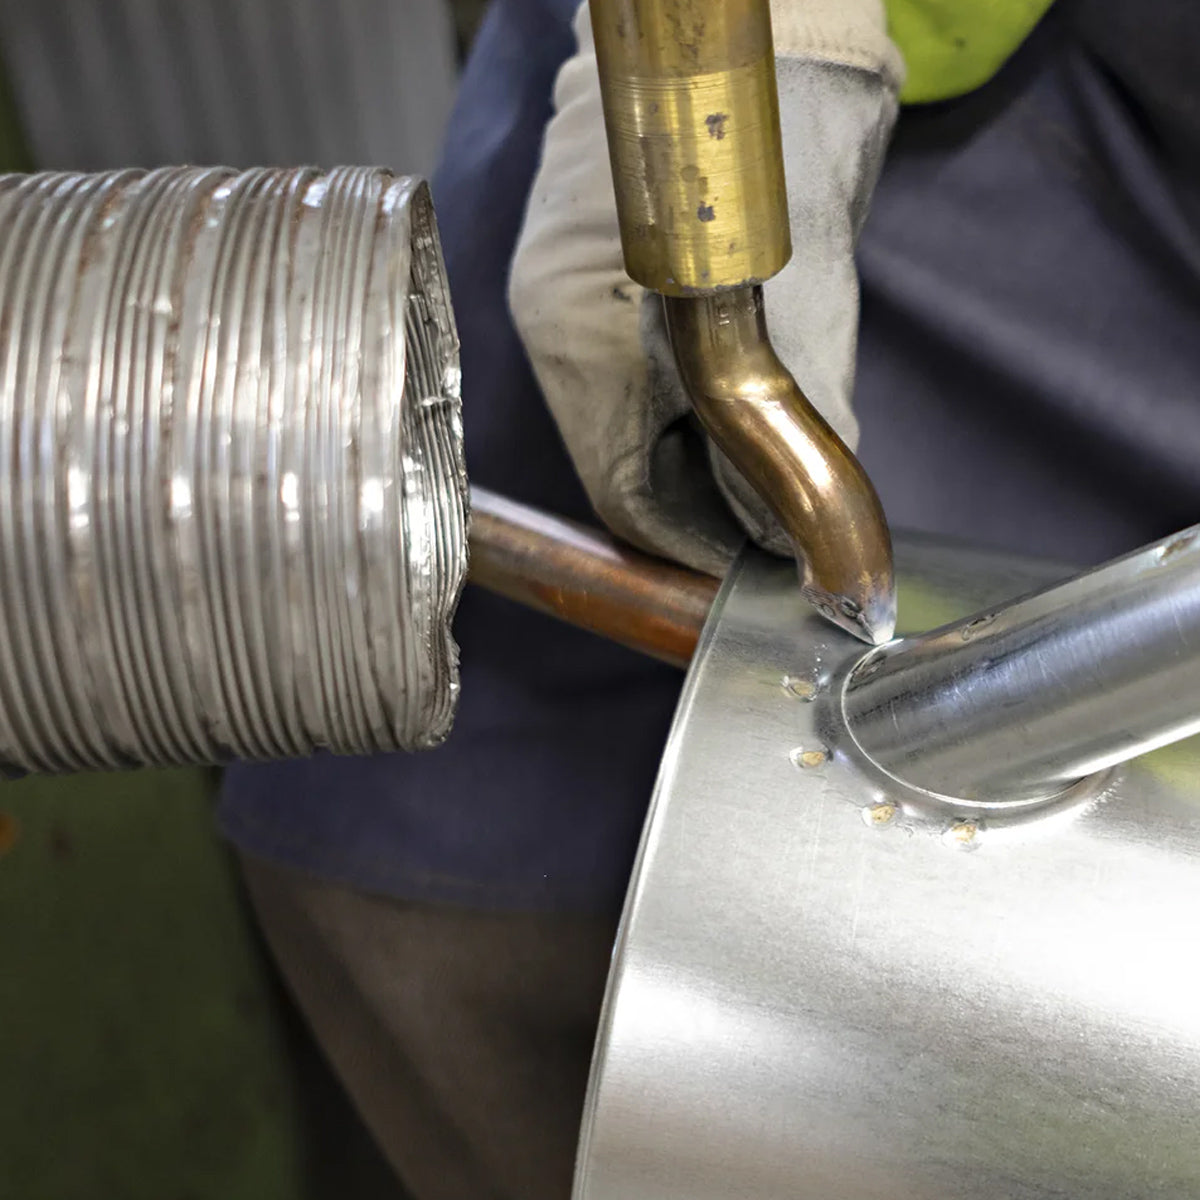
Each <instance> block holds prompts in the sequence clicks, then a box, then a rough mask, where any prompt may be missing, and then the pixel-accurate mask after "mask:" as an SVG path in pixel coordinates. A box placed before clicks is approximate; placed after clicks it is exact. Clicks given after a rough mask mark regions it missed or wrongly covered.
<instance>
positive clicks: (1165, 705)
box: [842, 526, 1200, 804]
mask: <svg viewBox="0 0 1200 1200" xmlns="http://www.w3.org/2000/svg"><path fill="white" fill-rule="evenodd" d="M842 700H843V712H844V716H845V719H846V723H847V725H848V727H849V729H850V731H851V733H852V734H853V736H854V739H855V741H856V742H857V743H858V745H859V746H860V747H861V748H862V750H863V751H864V752H865V753H866V754H867V755H868V756H869V757H870V758H871V759H873V760H874V761H875V762H876V763H877V764H878V765H879V766H881V767H882V768H883V769H884V770H885V771H887V772H888V773H889V774H891V775H893V776H894V777H896V778H897V779H899V780H901V781H902V782H904V783H907V784H910V785H913V786H916V787H920V788H924V789H926V790H928V791H931V792H937V793H940V794H942V795H947V796H954V797H958V798H960V799H963V800H967V801H971V802H977V803H994V804H1003V803H1022V802H1028V801H1031V800H1036V799H1039V798H1042V797H1047V796H1050V795H1054V794H1056V793H1058V792H1060V791H1062V790H1063V789H1065V788H1067V787H1069V786H1070V785H1071V784H1072V783H1074V782H1075V781H1076V780H1079V779H1081V778H1083V777H1084V776H1087V775H1091V774H1094V773H1095V772H1098V771H1102V770H1104V769H1105V768H1107V767H1111V766H1113V765H1115V764H1117V763H1121V762H1124V761H1125V760H1127V759H1130V758H1134V757H1136V756H1137V755H1139V754H1143V753H1145V752H1146V751H1148V750H1153V749H1155V748H1156V747H1158V746H1162V745H1165V744H1167V743H1169V742H1174V741H1177V740H1178V739H1180V738H1184V737H1187V736H1189V735H1191V734H1193V733H1196V732H1198V731H1200V526H1193V527H1192V528H1191V529H1188V530H1185V531H1184V532H1182V533H1179V534H1176V535H1174V536H1173V537H1170V538H1167V539H1165V540H1164V541H1161V542H1158V543H1156V544H1154V545H1152V546H1147V547H1145V548H1144V549H1142V550H1139V551H1137V552H1136V553H1134V554H1131V555H1129V556H1127V557H1125V558H1120V559H1117V560H1115V561H1113V562H1111V563H1108V564H1107V565H1105V566H1103V567H1100V568H1098V569H1097V570H1094V571H1090V572H1088V573H1086V574H1083V575H1080V576H1079V577H1077V578H1075V579H1072V580H1071V581H1069V582H1068V583H1064V584H1060V585H1059V586H1057V587H1053V588H1050V589H1048V590H1046V591H1043V592H1039V593H1037V594H1035V595H1032V596H1029V597H1027V598H1025V599H1022V600H1018V601H1016V602H1015V603H1013V604H1010V605H1008V606H1007V607H1004V608H1000V609H996V610H993V611H989V612H984V613H981V614H979V615H978V616H976V617H974V618H971V619H969V620H966V621H961V622H959V623H958V624H955V625H948V626H946V627H945V628H943V629H940V630H936V631H934V632H933V633H928V634H925V635H924V636H921V637H914V638H906V639H903V640H901V641H898V642H895V643H893V644H891V645H889V646H884V647H881V648H880V649H878V650H876V651H874V652H872V653H870V654H868V655H867V656H866V657H865V658H863V659H862V660H861V661H860V662H859V663H858V664H857V665H856V667H855V669H854V670H853V672H852V673H851V674H850V675H849V676H848V678H847V681H846V684H845V687H844V690H843V696H842Z"/></svg>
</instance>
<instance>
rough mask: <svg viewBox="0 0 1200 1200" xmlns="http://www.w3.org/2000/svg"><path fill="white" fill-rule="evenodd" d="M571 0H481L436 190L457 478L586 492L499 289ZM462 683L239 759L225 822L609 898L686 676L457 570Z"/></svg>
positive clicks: (258, 844)
mask: <svg viewBox="0 0 1200 1200" xmlns="http://www.w3.org/2000/svg"><path fill="white" fill-rule="evenodd" d="M574 9H575V0H494V3H493V4H492V6H491V7H490V9H489V12H488V15H487V17H486V18H485V21H484V25H483V27H482V28H481V30H480V33H479V36H478V38H477V40H476V44H475V49H474V51H473V54H472V57H471V61H470V62H469V64H468V66H467V69H466V71H465V74H464V78H463V80H462V84H461V90H460V94H459V98H458V102H457V106H456V108H455V111H454V113H453V115H452V117H451V121H450V126H449V131H448V135H447V142H446V147H445V151H444V155H443V162H442V165H441V167H440V169H439V170H438V172H437V174H436V176H435V178H434V181H433V190H434V199H435V203H436V206H437V212H438V221H439V226H440V229H441V235H442V242H443V247H444V250H445V255H446V266H447V270H448V272H449V276H450V286H451V292H452V295H453V297H454V304H455V313H456V316H457V320H458V327H459V335H460V337H461V340H462V368H463V409H464V425H465V431H466V447H467V466H468V470H469V472H470V475H471V479H472V480H473V481H474V482H475V483H479V484H482V485H484V486H486V487H490V488H493V489H495V490H496V491H499V492H501V493H503V494H505V495H508V496H512V497H514V498H516V499H519V500H524V501H527V502H529V503H532V504H536V505H539V506H541V507H543V508H545V509H548V510H550V511H553V512H557V513H561V514H563V515H566V516H573V517H576V518H579V519H589V520H590V519H593V518H591V514H590V509H589V507H588V504H587V501H586V499H585V497H584V495H583V491H582V489H581V487H580V486H579V484H578V482H577V480H576V478H575V475H574V472H573V471H572V468H571V465H570V462H569V460H568V458H567V456H566V452H565V451H564V449H563V447H562V444H561V442H560V440H559V437H558V433H557V431H556V429H555V428H554V424H553V422H552V420H551V418H550V417H549V415H548V413H547V411H546V409H545V406H544V405H543V403H542V401H541V398H540V396H539V394H538V391H537V388H536V385H535V383H534V381H533V378H532V376H531V374H530V371H529V367H528V365H527V363H526V360H525V357H524V354H523V352H522V350H521V346H520V343H519V341H518V339H517V335H516V332H515V330H514V329H513V326H512V322H511V320H510V318H509V316H508V311H507V307H506V303H505V287H506V282H507V275H508V264H509V259H510V258H511V256H512V250H513V247H514V245H515V243H516V238H517V233H518V231H519V228H520V223H521V218H522V215H523V211H524V206H525V198H526V195H527V193H528V191H529V187H530V184H531V183H532V179H533V174H534V171H535V169H536V166H537V161H538V155H539V151H540V147H541V138H542V131H543V128H544V126H545V124H546V121H547V120H548V118H549V116H550V105H551V91H552V85H553V80H554V76H555V74H556V72H557V69H558V67H559V65H560V64H561V62H562V61H563V59H565V58H566V57H567V56H568V54H570V53H571V52H572V50H573V48H574V39H573V37H572V35H571V31H570V18H571V17H572V15H573V13H574ZM455 632H456V635H457V637H458V639H459V642H460V644H461V647H462V663H463V676H462V679H463V688H462V703H461V707H460V710H459V714H458V718H457V721H456V722H455V727H454V732H453V734H452V735H451V737H450V739H449V741H448V742H447V744H446V745H445V746H443V747H441V748H440V749H438V750H435V751H432V752H429V753H425V754H420V755H413V756H404V755H394V756H381V757H378V758H373V759H346V758H334V757H331V756H322V757H318V758H316V759H314V760H310V761H304V762H293V763H283V764H270V765H253V766H251V765H245V766H238V767H234V768H232V769H230V770H229V771H228V772H227V773H226V777H225V788H224V798H223V803H222V806H221V813H220V818H221V823H222V826H223V828H224V830H225V832H226V833H227V834H228V835H229V836H230V837H231V838H232V839H233V840H234V841H235V842H236V843H237V844H238V845H239V846H240V847H241V848H242V849H244V850H246V851H248V852H250V853H252V854H256V855H259V856H261V857H265V858H268V859H272V860H274V861H277V862H282V863H286V864H289V865H292V866H297V867H300V868H304V869H309V870H312V871H316V872H318V873H320V874H322V875H324V876H326V877H328V878H332V879H336V880H340V881H342V882H345V883H351V884H355V885H357V886H359V887H362V888H367V889H370V890H374V891H380V892H386V893H389V894H395V895H403V896H415V897H420V898H424V899H427V900H436V901H443V902H451V903H464V904H482V905H491V906H504V907H509V908H554V907H565V908H571V909H576V910H585V911H586V910H592V911H596V912H606V911H612V910H614V909H615V908H617V907H618V906H619V905H620V902H621V897H622V894H623V890H624V886H625V878H626V876H627V875H628V871H629V867H630V864H631V862H632V859H633V854H634V852H635V850H636V847H637V839H638V835H639V833H640V828H641V821H642V816H643V813H644V810H645V805H646V803H647V801H648V799H649V795H650V790H651V788H652V786H653V781H654V775H655V772H656V770H657V765H658V758H659V755H660V753H661V750H662V745H663V742H664V740H665V738H666V733H667V728H668V725H669V723H670V717H671V712H672V709H673V706H674V702H675V698H676V696H677V694H678V690H679V686H680V682H681V680H682V675H681V673H680V672H678V671H675V670H672V669H671V668H669V667H665V666H662V665H661V664H658V663H654V662H650V661H648V660H646V659H644V658H642V657H641V656H639V655H636V654H634V653H632V652H631V651H627V650H624V649H622V648H620V647H618V646H614V645H611V644H609V643H607V642H605V641H603V640H601V639H599V638H596V637H593V636H590V635H588V634H585V633H582V632H579V631H577V630H574V629H570V628H568V627H567V626H564V625H561V624H559V623H558V622H555V621H552V620H550V619H549V618H547V617H542V616H539V615H538V614H536V613H532V612H529V611H527V610H525V609H523V608H520V607H519V606H517V605H515V604H512V603H511V602H509V601H506V600H502V599H499V598H497V597H494V596H489V595H487V594H484V593H481V592H479V591H477V590H476V589H474V588H468V589H467V593H466V595H465V596H464V598H463V602H462V605H461V608H460V610H459V614H458V618H457V620H456V622H455Z"/></svg>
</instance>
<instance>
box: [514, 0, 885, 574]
mask: <svg viewBox="0 0 1200 1200" xmlns="http://www.w3.org/2000/svg"><path fill="white" fill-rule="evenodd" d="M771 11H772V23H773V26H774V37H775V51H776V71H777V77H778V84H779V101H780V117H781V125H782V133H783V150H784V159H785V164H786V170H787V182H788V199H789V207H790V213H791V226H792V242H793V246H794V253H793V257H792V260H791V262H790V263H789V264H788V266H787V267H786V268H785V269H784V270H783V271H782V272H781V273H780V274H779V275H778V276H776V277H775V278H774V279H773V280H771V281H770V282H768V283H767V285H766V305H767V315H768V324H769V328H770V331H771V336H772V340H773V342H774V344H775V348H776V350H777V352H778V354H779V356H780V358H781V359H782V360H783V361H784V363H785V364H786V365H787V366H788V367H789V368H790V369H791V370H792V371H793V373H794V374H795V376H796V378H797V380H798V382H799V383H800V386H801V387H802V388H803V389H804V391H805V393H806V394H807V395H808V397H809V399H810V400H811V401H812V402H813V404H814V405H815V406H816V407H817V408H818V409H819V410H820V411H821V413H822V414H823V415H824V416H825V418H826V420H828V421H829V422H830V424H831V425H833V427H834V428H835V429H836V430H837V431H838V433H839V434H840V435H841V436H842V438H843V439H844V440H845V441H846V442H847V444H849V445H850V446H851V447H853V446H854V445H855V444H856V442H857V439H858V426H857V424H856V422H855V420H854V415H853V412H852V411H851V407H850V399H851V392H852V388H853V381H854V356H855V344H856V336H857V325H858V281H857V276H856V273H855V268H854V260H853V254H854V245H855V241H856V239H857V237H858V231H859V229H860V227H861V225H862V222H863V219H864V217H865V216H866V212H867V205H868V202H869V199H870V195H871V192H872V190H873V188H874V185H875V180H876V178H877V176H878V173H879V168H880V165H881V163H882V160H883V155H884V152H885V149H886V146H887V141H888V137H889V135H890V133H891V129H892V125H893V124H894V122H895V117H896V109H897V100H896V96H897V92H898V89H899V85H900V81H901V76H902V66H901V63H900V59H899V55H898V54H897V52H896V51H895V48H894V47H893V46H892V45H891V43H890V42H889V41H888V38H887V34H886V32H885V21H884V14H883V9H882V0H773V3H772V9H771ZM575 32H576V37H577V39H578V44H579V50H578V53H577V54H576V55H575V57H573V58H571V59H569V60H568V61H567V62H566V63H565V64H564V66H563V67H562V69H561V71H560V72H559V76H558V80H557V83H556V85H555V92H554V101H555V110H556V112H555V116H554V117H553V119H552V120H551V121H550V123H549V125H548V126H547V129H546V139H545V145H544V147H543V152H542V163H541V167H540V169H539V171H538V174H537V178H536V179H535V181H534V186H533V190H532V192H531V194H530V199H529V207H528V210H527V212H526V216H525V225H524V228H523V230H522V233H521V237H520V240H519V242H518V245H517V251H516V255H515V258H514V260H513V269H512V277H511V281H510V287H509V303H510V305H511V308H512V313H513V317H514V320H515V322H516V325H517V329H518V331H519V332H520V335H521V338H522V340H523V341H524V344H525V348H526V351H527V352H528V354H529V358H530V361H531V362H532V364H533V369H534V372H535V374H536V375H537V378H538V381H539V383H540V384H541V387H542V391H543V393H544V394H545V397H546V401H547V403H548V404H549V406H550V409H551V411H552V412H553V414H554V417H555V420H556V421H557V423H558V427H559V430H560V431H561V433H562V436H563V440H564V441H565V443H566V446H567V450H568V452H569V453H570V455H571V458H572V460H573V462H574V464H575V468H576V470H577V471H578V472H579V475H580V478H581V479H582V481H583V485H584V487H585V488H586V490H587V493H588V496H589V497H590V499H591V501H592V504H593V506H594V507H595V509H596V512H597V514H598V515H599V516H600V517H601V519H602V520H603V521H604V522H605V524H607V525H608V526H609V528H610V529H612V530H613V532H614V533H616V534H617V535H618V536H620V537H622V538H624V539H625V540H627V541H629V542H631V543H633V544H635V545H637V546H640V547H642V548H643V549H645V550H649V551H651V552H652V553H656V554H660V555H663V556H664V557H667V558H671V559H674V560H676V561H678V562H682V563H685V564H687V565H688V566H692V567H695V568H697V569H699V570H703V571H707V572H709V573H711V574H718V575H719V574H723V573H724V571H725V569H726V568H727V567H728V565H729V560H730V558H731V557H732V555H733V554H734V553H735V552H736V550H737V548H738V546H739V545H740V543H741V541H742V540H743V537H744V536H745V534H744V532H743V530H744V531H745V533H749V535H750V536H751V537H752V538H753V539H754V540H755V541H757V542H759V543H760V544H761V545H764V546H766V547H767V548H769V549H772V550H775V551H776V552H777V553H781V554H790V553H791V552H792V551H791V545H790V543H789V542H788V540H787V539H786V538H785V537H784V536H783V534H782V532H781V531H780V530H779V529H778V527H777V526H776V525H775V522H774V519H773V517H771V515H770V514H769V513H768V511H767V510H766V508H765V506H764V505H763V504H762V502H761V501H760V500H759V499H758V497H757V496H756V495H755V494H754V492H753V491H752V490H751V489H750V487H749V486H748V485H747V484H746V483H745V481H744V480H743V479H742V477H741V476H740V475H739V474H738V473H737V471H736V470H735V469H734V468H733V467H732V466H731V465H730V464H729V462H728V461H727V460H726V459H725V458H724V456H723V455H722V454H721V453H720V452H719V451H717V450H716V449H715V447H713V446H712V445H711V444H710V443H709V442H708V439H707V438H706V437H705V436H704V434H703V432H702V431H701V430H700V427H699V425H698V423H697V421H696V419H695V418H694V417H693V416H692V414H691V407H690V404H689V402H688V399H687V397H686V395H685V394H684V391H683V387H682V385H681V383H680V381H679V376H678V373H677V371H676V368H675V364H674V361H673V359H672V356H671V352H670V347H669V345H668V343H667V339H666V333H665V329H664V324H663V318H662V305H661V302H660V301H659V298H658V297H657V296H656V295H654V294H647V293H646V292H645V291H644V290H643V289H642V288H641V287H639V286H638V285H637V284H635V283H633V282H632V281H631V280H630V279H629V277H628V276H627V275H626V274H625V270H624V267H623V265H622V258H621V244H620V234H619V231H618V226H617V208H616V197H615V194H614V191H613V184H612V175H611V172H610V168H609V161H608V147H607V142H606V139H605V133H604V117H603V111H602V108H601V102H600V81H599V75H598V73H597V69H596V58H595V51H594V48H593V43H592V31H591V22H590V20H589V18H588V12H587V4H586V2H585V3H584V4H583V5H581V7H580V9H579V12H578V14H577V15H576V19H575Z"/></svg>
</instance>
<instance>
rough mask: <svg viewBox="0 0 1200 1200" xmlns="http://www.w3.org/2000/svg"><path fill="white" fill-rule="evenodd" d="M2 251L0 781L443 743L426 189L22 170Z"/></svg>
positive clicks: (440, 297)
mask: <svg viewBox="0 0 1200 1200" xmlns="http://www.w3.org/2000/svg"><path fill="white" fill-rule="evenodd" d="M0 230H3V247H4V251H3V257H2V259H0V454H3V455H4V461H5V462H6V463H7V464H9V471H8V473H7V474H6V476H5V477H4V479H3V480H0V762H3V763H4V765H5V766H6V768H8V769H10V770H13V771H61V770H74V769H81V768H88V767H105V766H108V767H117V766H124V765H134V764H146V763H161V764H166V763H196V762H218V761H223V760H226V759H229V758H231V757H239V758H273V757H282V756H291V755H297V754H304V753H309V752H311V751H312V750H314V749H316V748H319V747H325V748H329V749H332V750H335V751H342V752H355V753H366V752H370V751H374V750H386V749H396V748H401V747H404V748H415V747H418V746H421V745H425V744H428V743H430V742H432V741H436V740H438V739H439V738H440V737H441V736H443V735H444V733H445V732H446V730H447V728H448V726H449V722H450V719H451V716H452V713H453V708H454V701H455V696H456V692H457V674H456V654H455V650H454V646H453V643H452V642H451V640H450V637H449V632H448V626H449V617H450V614H451V612H452V611H453V607H454V603H455V601H456V599H457V596H458V592H459V589H460V588H461V585H462V580H463V576H464V573H465V509H466V499H465V497H466V483H465V475H464V471H463V465H462V456H461V428H460V425H461V422H460V413H459V394H458V391H459V389H458V368H457V362H458V360H457V342H456V338H455V334H454V326H453V319H452V316H451V312H450V307H449V299H448V295H447V292H446V287H445V281H444V276H443V268H442V265H441V258H440V252H439V250H438V244H437V235H436V228H435V226H434V222H433V214H432V208H431V206H430V203H429V198H428V193H427V190H426V188H425V186H424V184H422V183H420V182H419V181H414V180H406V179H396V178H394V177H392V176H391V175H390V174H389V173H387V172H385V171H379V170H374V169H350V168H345V169H339V170H337V171H333V172H330V173H328V174H323V173H321V172H318V171H315V170H310V169H300V170H274V169H271V170H254V171H246V172H242V173H235V172H233V171H229V170H225V169H193V168H171V169H165V170H160V171H154V172H150V173H144V172H140V171H125V172H112V173H106V174H99V175H68V174H62V175H35V176H8V177H4V178H2V179H0Z"/></svg>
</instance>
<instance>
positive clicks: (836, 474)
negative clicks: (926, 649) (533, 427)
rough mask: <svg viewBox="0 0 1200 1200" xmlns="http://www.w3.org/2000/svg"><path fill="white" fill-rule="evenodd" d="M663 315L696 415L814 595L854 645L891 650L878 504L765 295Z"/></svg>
mask: <svg viewBox="0 0 1200 1200" xmlns="http://www.w3.org/2000/svg"><path fill="white" fill-rule="evenodd" d="M664 303H665V305H666V314H667V328H668V331H669V332H670V335H671V345H672V348H673V349H674V352H675V361H676V363H677V364H678V366H679V371H680V375H681V377H682V379H683V383H684V386H685V387H686V388H687V390H688V392H689V394H690V396H691V399H692V404H693V406H694V407H695V410H696V413H697V414H698V415H699V417H700V419H701V421H702V422H703V423H704V427H705V428H706V429H707V430H708V433H709V435H710V436H711V437H712V439H713V440H714V441H715V442H716V443H717V445H718V446H720V448H721V449H722V450H723V451H724V453H725V454H726V456H727V457H728V458H729V459H730V461H731V462H732V463H733V464H734V466H736V467H737V468H738V470H739V471H741V473H742V474H743V475H744V476H745V478H746V480H747V482H748V483H749V484H750V485H751V486H752V487H753V488H754V490H755V491H756V492H757V493H758V495H759V496H760V497H761V498H762V499H763V501H764V502H765V503H766V504H767V505H768V506H769V507H770V509H771V510H772V511H773V512H774V514H775V516H776V517H777V518H778V520H779V523H780V524H781V525H782V526H783V529H784V531H785V532H786V533H787V535H788V536H789V538H790V539H791V541H792V544H793V546H794V547H795V550H796V558H797V562H798V563H799V566H800V572H801V590H802V591H803V593H804V595H805V596H806V597H807V598H808V599H809V600H810V601H811V602H812V603H813V604H814V605H815V606H816V608H817V610H818V611H819V612H820V613H821V614H822V615H823V616H825V617H826V618H828V619H829V620H830V621H832V622H833V623H834V624H835V625H838V626H840V627H841V628H842V629H845V630H847V631H848V632H849V633H852V634H854V636H855V637H858V638H861V639H862V640H863V641H865V642H868V643H870V644H872V645H879V644H880V643H882V642H886V641H888V640H890V638H891V637H892V634H893V633H894V631H895V627H896V587H895V579H894V575H893V571H892V540H891V536H890V534H889V533H888V527H887V521H886V519H885V518H884V515H883V508H882V506H881V505H880V503H879V497H878V496H877V495H876V493H875V489H874V487H872V485H871V481H870V479H868V478H867V474H866V472H865V471H864V470H863V469H862V466H861V464H860V463H859V461H858V459H856V458H855V457H854V455H853V453H852V452H851V451H850V449H849V447H847V446H846V444H845V442H843V441H842V439H841V438H840V437H838V435H837V433H836V432H835V431H834V430H833V428H832V427H831V426H830V425H829V423H828V422H827V421H825V420H824V418H823V417H822V416H821V415H820V413H818V412H817V410H816V409H815V408H813V406H812V405H811V404H810V403H809V402H808V399H807V398H806V397H805V395H804V393H803V392H802V391H801V390H800V387H799V386H798V384H797V383H796V380H795V379H794V378H793V377H792V374H791V372H789V371H788V369H787V368H786V367H785V366H784V365H783V363H781V362H780V361H779V358H778V357H777V356H776V354H775V351H774V349H773V348H772V346H771V341H770V337H769V336H768V333H767V324H766V317H765V315H764V313H763V299H762V289H761V288H760V287H744V288H735V289H732V290H730V291H725V292H719V293H716V294H714V295H709V296H701V297H695V298H692V297H687V298H677V297H665V298H664Z"/></svg>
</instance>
